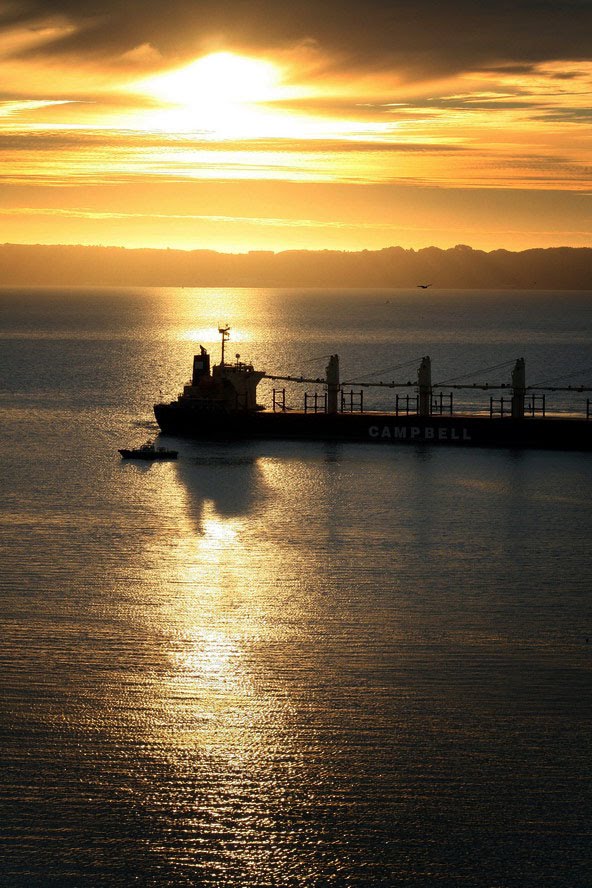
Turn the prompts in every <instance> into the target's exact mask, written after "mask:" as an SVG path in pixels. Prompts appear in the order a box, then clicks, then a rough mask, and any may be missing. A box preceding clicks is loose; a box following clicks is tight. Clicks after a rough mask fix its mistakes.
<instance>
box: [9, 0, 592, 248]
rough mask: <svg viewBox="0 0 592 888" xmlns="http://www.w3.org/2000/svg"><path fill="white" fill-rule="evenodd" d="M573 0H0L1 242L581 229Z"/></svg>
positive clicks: (588, 118)
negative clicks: (292, 0)
mask: <svg viewBox="0 0 592 888" xmlns="http://www.w3.org/2000/svg"><path fill="white" fill-rule="evenodd" d="M591 13H592V6H591V3H590V2H589V0H562V2H549V0H514V2H505V0H504V2H497V3H493V2H481V0H459V2H446V0H441V2H434V0H413V2H411V0H390V2H377V0H367V2H365V3H360V2H356V3H354V2H352V0H343V2H339V3H337V2H334V0H327V2H319V0H317V2H309V0H306V2H302V3H293V4H291V5H290V4H286V3H285V2H281V3H280V2H271V0H218V2H211V0H204V2H200V0H170V2H166V3H163V2H160V0H142V2H139V0H130V2H126V3H121V2H115V0H77V2H75V0H49V2H35V0H33V2H30V3H25V2H20V0H14V2H12V0H6V2H5V0H0V127H1V136H0V138H1V146H2V151H1V156H2V165H1V178H2V187H1V189H0V226H1V231H0V242H10V243H44V244H48V243H49V244H51V243H61V244H76V243H79V244H105V245H119V246H126V247H140V246H151V247H163V248H164V247H173V248H182V249H200V248H211V249H216V250H223V251H232V252H246V251H248V250H260V249H265V250H283V249H291V248H309V249H323V248H330V249H344V250H359V249H365V248H367V249H378V248H381V247H385V246H391V245H400V246H403V247H407V248H408V247H414V248H420V247H424V246H428V245H435V246H439V247H450V246H454V245H455V244H458V243H466V244H469V245H471V246H473V247H475V248H480V249H485V250H491V249H495V248H498V247H503V248H506V249H511V250H520V249H526V248H529V247H550V246H590V245H592V237H591V232H592V223H591V207H592V183H591V178H590V149H591V147H592V126H591V123H592V111H591V101H590V97H591V95H592V36H591V35H592V14H591Z"/></svg>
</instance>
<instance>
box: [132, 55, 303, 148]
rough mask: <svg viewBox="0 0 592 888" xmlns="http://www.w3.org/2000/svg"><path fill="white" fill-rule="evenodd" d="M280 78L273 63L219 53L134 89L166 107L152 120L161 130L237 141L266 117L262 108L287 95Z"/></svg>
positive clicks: (251, 131) (152, 78)
mask: <svg viewBox="0 0 592 888" xmlns="http://www.w3.org/2000/svg"><path fill="white" fill-rule="evenodd" d="M281 79H282V73H281V71H280V69H279V68H278V67H277V66H276V65H274V64H273V63H272V62H269V61H265V60H262V59H254V58H250V57H248V56H241V55H236V54H235V53H232V52H216V53H212V54H211V55H208V56H204V57H203V58H201V59H198V60H197V61H195V62H192V63H191V64H190V65H187V66H186V67H184V68H179V69H177V70H176V71H170V72H169V73H167V74H161V75H159V76H157V77H151V78H148V79H146V80H142V81H140V82H139V83H136V84H134V88H135V89H136V90H137V91H138V92H142V93H144V94H147V95H149V96H151V97H153V98H155V99H157V100H158V101H159V102H160V103H162V105H163V106H164V107H163V110H162V111H159V112H156V114H153V115H151V120H152V122H153V124H154V125H156V126H157V127H158V128H163V129H169V130H200V131H202V132H203V131H209V132H211V133H212V134H214V135H215V136H217V137H225V136H228V137H232V136H236V135H237V134H240V135H242V136H244V135H250V134H252V133H253V131H255V130H257V125H258V124H260V123H261V121H262V120H263V118H264V117H265V112H264V110H263V109H261V107H260V106H261V105H264V104H266V103H269V102H273V101H277V100H278V99H280V98H285V97H286V96H287V94H288V91H287V89H286V88H285V87H283V86H282V83H281Z"/></svg>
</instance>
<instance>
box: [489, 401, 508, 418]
mask: <svg viewBox="0 0 592 888" xmlns="http://www.w3.org/2000/svg"><path fill="white" fill-rule="evenodd" d="M498 415H499V416H502V417H503V416H511V415H512V399H511V398H503V397H502V398H493V397H491V398H490V399H489V416H490V418H492V417H494V416H498Z"/></svg>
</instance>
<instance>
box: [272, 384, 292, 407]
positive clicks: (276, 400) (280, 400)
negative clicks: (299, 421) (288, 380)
mask: <svg viewBox="0 0 592 888" xmlns="http://www.w3.org/2000/svg"><path fill="white" fill-rule="evenodd" d="M271 403H272V407H273V412H274V413H278V412H279V413H285V412H286V410H287V409H288V408H287V407H286V389H285V388H283V389H273V395H272V402H271Z"/></svg>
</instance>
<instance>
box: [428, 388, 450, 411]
mask: <svg viewBox="0 0 592 888" xmlns="http://www.w3.org/2000/svg"><path fill="white" fill-rule="evenodd" d="M432 414H436V415H438V416H444V415H445V414H449V415H450V416H452V414H453V396H452V392H448V395H447V396H445V395H444V392H438V393H437V394H436V396H435V397H432Z"/></svg>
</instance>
